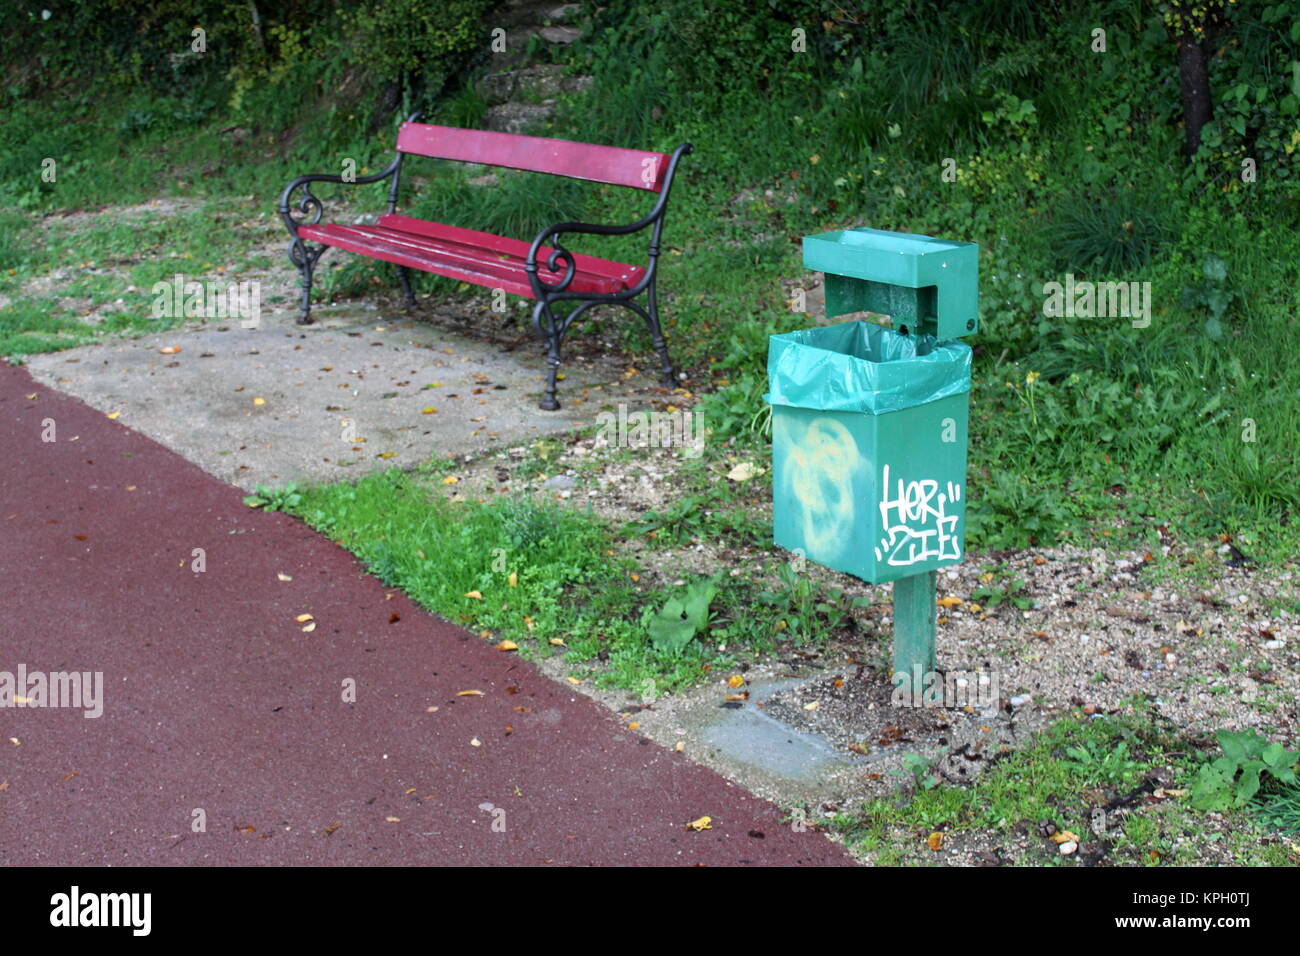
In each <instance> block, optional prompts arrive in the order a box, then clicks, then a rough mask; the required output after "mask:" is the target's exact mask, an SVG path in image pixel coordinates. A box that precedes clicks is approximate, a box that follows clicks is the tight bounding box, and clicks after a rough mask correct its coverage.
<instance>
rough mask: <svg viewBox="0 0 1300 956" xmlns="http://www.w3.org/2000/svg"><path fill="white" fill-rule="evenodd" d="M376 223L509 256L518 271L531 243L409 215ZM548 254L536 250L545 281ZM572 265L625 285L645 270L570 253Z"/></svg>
mask: <svg viewBox="0 0 1300 956" xmlns="http://www.w3.org/2000/svg"><path fill="white" fill-rule="evenodd" d="M378 224H379V225H380V226H386V227H388V228H391V229H396V230H398V231H399V232H406V233H411V234H413V235H417V236H426V237H428V238H430V239H438V240H443V241H446V242H453V243H459V244H461V245H464V246H469V247H471V248H478V249H485V250H487V251H489V252H494V253H499V254H501V255H506V256H511V257H513V258H516V259H518V260H519V268H521V269H522V268H523V263H524V260H525V259H527V258H528V250H529V248H531V246H532V243H531V242H524V241H522V240H519V239H511V238H508V237H506V236H497V235H493V234H492V233H490V232H479V231H478V230H476V229H464V228H462V227H460V226H448V225H446V224H444V223H441V222H428V221H427V220H424V219H412V218H411V217H410V216H403V215H400V214H399V213H389V214H388V215H386V216H380V217H379V223H378ZM551 252H552V249H551V247H550V246H542V247H541V248H540V249H539V250H537V262H538V272H539V274H540V275H541V276H542V278H543V279H545V278H546V272H547V269H546V259H547V257H548V256H550V254H551ZM573 264H574V265H575V266H577V268H578V271H579V272H590V273H592V274H593V275H598V276H607V277H609V278H612V279H619V280H622V281H625V282H626V283H627V284H628V285H629V286H631V285H636V283H637V282H638V281H639V280H640V279H641V273H642V272H644V271H645V270H644V269H643V268H642V267H641V266H632V265H627V264H626V263H622V262H614V261H613V260H611V259H601V258H598V257H596V256H588V255H583V254H582V253H581V252H575V253H574V254H573Z"/></svg>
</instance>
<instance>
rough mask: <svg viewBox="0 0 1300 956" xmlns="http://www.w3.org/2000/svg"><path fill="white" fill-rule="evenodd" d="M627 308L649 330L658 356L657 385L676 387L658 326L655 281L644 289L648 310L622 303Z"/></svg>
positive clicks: (675, 380) (661, 332)
mask: <svg viewBox="0 0 1300 956" xmlns="http://www.w3.org/2000/svg"><path fill="white" fill-rule="evenodd" d="M624 305H626V306H627V307H628V308H630V309H633V310H634V311H636V312H637V313H639V314H640V316H641V318H643V319H645V324H646V327H647V328H648V329H649V330H650V340H651V341H652V342H653V343H654V347H655V353H656V354H657V355H658V356H659V365H660V371H659V384H660V385H662V386H663V387H664V388H676V387H677V384H678V382H677V373H676V372H675V371H674V370H673V360H672V358H671V357H670V356H669V355H668V342H667V340H666V339H665V338H664V332H663V329H662V328H661V327H660V325H659V299H658V297H657V296H656V295H655V280H654V279H651V280H650V285H649V287H648V288H647V289H646V305H647V306H649V308H648V309H644V308H642V307H641V306H640V305H638V304H637V303H635V302H626V303H624Z"/></svg>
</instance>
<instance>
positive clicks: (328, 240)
mask: <svg viewBox="0 0 1300 956" xmlns="http://www.w3.org/2000/svg"><path fill="white" fill-rule="evenodd" d="M418 119H419V114H418V113H417V114H414V115H412V116H411V118H410V119H409V120H408V121H407V122H405V123H403V124H402V128H401V131H400V132H399V133H398V135H397V157H396V159H394V160H393V163H392V165H390V166H389V167H388V168H387V169H385V170H383V171H382V172H379V173H375V174H373V175H370V176H356V177H353V178H352V179H349V180H344V178H343V177H342V176H335V175H331V174H324V173H313V174H311V175H308V176H299V177H298V178H297V179H295V180H294V181H293V182H291V183H290V184H289V185H288V186H287V187H286V188H285V190H284V193H283V194H282V195H281V196H280V206H279V210H280V217H281V218H282V219H283V220H284V224H285V226H286V227H287V228H288V230H289V234H290V235H291V236H292V237H293V241H292V242H291V244H290V246H289V260H290V261H291V262H292V263H293V264H294V265H295V266H296V267H297V268H298V271H299V273H300V275H301V283H302V315H301V316H300V317H299V318H298V322H299V324H302V325H306V324H308V323H310V322H311V281H312V272H313V270H314V269H315V267H316V260H318V259H319V258H320V256H321V254H322V253H323V252H324V251H325V250H326V249H327V248H329V247H330V246H336V247H337V248H339V249H345V250H347V251H348V252H355V253H357V254H358V255H363V256H369V257H371V258H373V259H382V260H384V261H386V262H392V263H395V264H396V265H397V274H398V279H399V280H400V282H401V285H402V289H403V291H404V292H405V295H406V301H407V304H408V305H410V304H413V301H414V300H413V296H412V294H411V282H410V273H409V270H410V269H420V270H422V271H424V272H434V273H437V274H438V275H443V276H449V277H451V278H453V279H460V280H462V281H465V282H472V283H474V284H475V285H481V286H487V287H489V288H493V289H504V290H505V291H506V292H511V293H514V294H516V295H522V296H526V297H528V298H530V299H535V300H536V301H537V305H536V306H534V307H533V327H534V328H535V329H537V332H538V334H539V335H541V337H542V338H543V340H544V341H545V342H546V347H547V367H548V376H547V385H546V394H545V396H544V397H543V399H542V402H541V407H542V408H544V409H547V410H554V409H557V408H559V407H560V403H559V402H558V401H557V400H556V398H555V381H556V374H557V373H558V371H559V367H560V346H561V344H562V343H563V341H564V336H565V333H566V332H567V331H568V330H569V327H570V326H572V325H573V323H574V322H576V321H577V320H578V319H579V318H580V317H581V316H582V314H583V313H584V312H585V311H586V310H587V309H589V308H591V307H592V306H594V305H600V304H602V303H604V304H617V305H622V306H626V307H627V308H629V309H631V310H632V311H634V312H636V313H637V314H638V315H640V316H641V317H642V318H643V319H644V320H645V322H646V325H647V327H648V328H649V331H650V337H651V339H652V341H653V342H654V348H655V351H656V352H657V353H658V355H659V360H660V363H661V365H662V373H663V375H662V379H661V381H662V383H663V384H664V385H665V386H669V387H671V386H673V385H675V384H676V380H675V378H674V374H673V366H672V360H671V359H670V358H669V356H668V345H667V343H666V342H665V341H664V335H663V330H662V328H661V326H660V324H659V304H658V300H657V298H656V295H655V277H656V276H655V272H656V266H657V263H658V261H659V238H660V235H661V234H662V231H663V222H664V211H665V209H666V208H667V206H668V194H669V191H670V190H671V188H672V183H673V176H674V174H675V173H676V171H677V164H678V162H679V161H680V160H681V157H682V156H684V155H685V154H687V153H689V152H691V151H692V147H691V145H690V144H689V143H683V144H682V145H681V146H678V147H677V149H676V150H674V151H673V153H672V154H671V155H669V154H665V153H652V152H646V151H643V150H636V149H622V148H619V147H615V146H593V145H589V144H587V143H574V142H570V141H568V140H562V139H543V138H541V137H537V136H517V135H514V134H511V133H493V132H487V131H484V130H467V129H454V128H452V127H449V126H432V125H429V124H427V123H420V122H417V120H418ZM408 153H414V154H418V155H420V156H432V157H434V158H437V159H450V160H458V161H460V162H466V163H480V164H483V165H486V166H503V167H506V168H509V169H522V170H529V171H532V172H538V173H551V174H553V175H556V176H567V177H569V178H572V179H585V180H590V181H592V182H598V183H608V184H610V185H613V186H628V187H631V188H633V189H644V190H646V191H648V192H652V193H655V194H656V195H657V196H658V198H657V199H656V200H655V204H654V207H653V208H652V209H651V210H650V211H649V212H648V213H647V214H646V215H645V216H644V217H643V218H641V219H638V220H637V221H636V222H633V223H629V224H627V225H623V226H605V225H597V224H592V223H582V222H562V223H557V224H556V225H553V226H548V227H547V228H546V229H543V230H542V231H541V232H540V233H538V235H537V237H536V238H535V239H533V241H532V242H531V243H529V242H526V241H523V240H520V239H511V238H507V237H504V236H496V235H492V234H491V233H486V232H476V231H475V230H473V229H465V228H461V227H459V226H449V225H444V224H442V223H437V222H427V221H425V220H422V219H412V218H411V217H409V216H402V215H398V213H397V193H398V187H399V184H400V183H401V178H402V160H403V158H404V157H405V156H406V154H408ZM390 177H391V178H392V183H391V185H390V186H389V189H388V213H387V215H384V216H381V217H380V219H379V221H378V222H376V223H375V224H374V225H373V226H345V225H341V224H338V223H322V222H321V221H320V220H321V215H322V213H323V211H324V207H323V205H322V204H321V202H320V200H319V199H317V198H316V197H315V196H314V195H313V194H312V192H311V184H312V183H315V182H327V183H342V182H354V183H374V182H379V181H380V180H384V179H388V178H390ZM299 189H301V190H302V196H301V198H300V199H298V200H297V201H296V209H294V208H293V206H294V205H295V203H294V196H293V194H294V192H295V190H299ZM295 212H296V213H298V214H301V218H295ZM646 228H649V229H650V259H649V263H648V264H647V265H645V266H639V265H629V264H626V263H622V262H612V261H610V260H608V259H598V258H596V257H594V256H586V255H581V254H579V253H576V252H570V251H569V250H568V249H566V248H565V247H564V245H563V244H562V242H561V237H562V236H564V235H565V234H566V233H587V234H591V235H601V236H619V235H627V234H629V233H634V232H639V231H640V230H642V229H646ZM309 242H313V243H319V245H308V243H309ZM642 293H645V296H646V303H645V305H644V306H642V305H641V304H640V303H638V302H636V301H634V300H635V299H636V298H637V297H638V296H640V295H641V294H642ZM565 300H570V301H576V302H577V303H578V304H577V305H576V306H575V307H574V308H573V309H572V311H570V312H569V313H567V314H562V315H557V314H556V310H555V309H554V305H555V303H557V302H561V301H565Z"/></svg>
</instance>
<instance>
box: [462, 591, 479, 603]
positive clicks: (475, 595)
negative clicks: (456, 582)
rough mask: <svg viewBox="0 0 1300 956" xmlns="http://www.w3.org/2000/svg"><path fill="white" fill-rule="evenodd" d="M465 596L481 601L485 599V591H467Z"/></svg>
mask: <svg viewBox="0 0 1300 956" xmlns="http://www.w3.org/2000/svg"><path fill="white" fill-rule="evenodd" d="M465 597H467V598H473V599H474V600H475V601H481V600H483V593H482V592H481V591H466V592H465Z"/></svg>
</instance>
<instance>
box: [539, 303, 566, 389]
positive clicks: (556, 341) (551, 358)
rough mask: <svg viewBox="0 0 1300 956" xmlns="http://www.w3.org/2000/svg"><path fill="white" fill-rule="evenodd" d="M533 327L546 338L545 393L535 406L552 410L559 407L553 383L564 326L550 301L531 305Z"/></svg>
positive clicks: (557, 368)
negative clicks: (552, 308) (556, 315)
mask: <svg viewBox="0 0 1300 956" xmlns="http://www.w3.org/2000/svg"><path fill="white" fill-rule="evenodd" d="M543 317H545V323H544V324H543ZM533 327H534V328H535V329H537V331H538V332H539V333H540V334H541V335H542V337H543V338H544V339H546V394H545V395H543V396H542V400H541V402H540V403H539V404H538V406H537V407H538V408H540V409H542V411H546V412H554V411H557V410H558V409H559V407H560V402H559V399H557V398H556V397H555V383H556V376H558V375H559V373H560V343H561V342H562V340H563V338H564V326H563V325H561V324H560V322H559V320H558V319H556V317H555V313H554V312H552V311H551V305H550V303H549V302H547V301H546V300H545V299H542V300H541V301H539V302H538V303H537V305H536V306H534V307H533Z"/></svg>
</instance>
